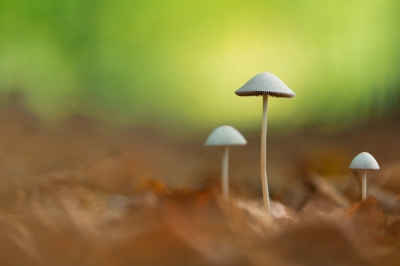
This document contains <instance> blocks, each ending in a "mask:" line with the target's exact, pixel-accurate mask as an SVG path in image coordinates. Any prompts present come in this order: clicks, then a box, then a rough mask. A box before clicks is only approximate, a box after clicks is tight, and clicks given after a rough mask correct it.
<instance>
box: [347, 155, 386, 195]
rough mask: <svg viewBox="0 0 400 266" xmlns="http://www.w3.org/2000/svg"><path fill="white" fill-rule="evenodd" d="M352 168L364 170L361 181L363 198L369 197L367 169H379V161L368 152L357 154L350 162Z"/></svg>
mask: <svg viewBox="0 0 400 266" xmlns="http://www.w3.org/2000/svg"><path fill="white" fill-rule="evenodd" d="M349 168H350V169H356V170H363V171H364V174H363V177H362V181H361V191H362V200H365V199H366V198H367V170H379V165H378V162H377V161H376V160H375V158H374V157H373V156H372V155H371V154H369V153H368V152H362V153H360V154H359V155H357V156H356V157H355V158H354V159H353V161H352V162H351V164H350V167H349Z"/></svg>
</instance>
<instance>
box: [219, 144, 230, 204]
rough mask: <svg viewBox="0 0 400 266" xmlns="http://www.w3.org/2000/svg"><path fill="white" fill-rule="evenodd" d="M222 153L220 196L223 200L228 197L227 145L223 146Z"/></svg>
mask: <svg viewBox="0 0 400 266" xmlns="http://www.w3.org/2000/svg"><path fill="white" fill-rule="evenodd" d="M223 149H224V151H223V155H222V179H221V183H222V184H221V185H222V196H223V198H224V199H225V200H228V199H229V180H228V160H229V146H224V147H223Z"/></svg>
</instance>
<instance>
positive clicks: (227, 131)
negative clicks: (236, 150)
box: [204, 125, 247, 200]
mask: <svg viewBox="0 0 400 266" xmlns="http://www.w3.org/2000/svg"><path fill="white" fill-rule="evenodd" d="M245 144H247V141H246V139H245V138H244V137H243V136H242V134H240V132H239V131H237V130H236V129H235V128H234V127H231V126H229V125H222V126H219V127H217V128H216V129H214V131H213V132H211V134H210V135H209V136H208V138H207V140H206V142H205V143H204V145H206V146H222V147H223V155H222V177H221V183H222V195H223V198H224V199H225V200H228V199H229V181H228V158H229V146H235V145H245Z"/></svg>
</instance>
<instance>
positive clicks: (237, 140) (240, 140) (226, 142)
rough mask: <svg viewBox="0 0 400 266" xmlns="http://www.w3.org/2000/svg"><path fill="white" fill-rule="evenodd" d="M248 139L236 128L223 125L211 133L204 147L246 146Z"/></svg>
mask: <svg viewBox="0 0 400 266" xmlns="http://www.w3.org/2000/svg"><path fill="white" fill-rule="evenodd" d="M245 144H247V141H246V139H245V138H244V137H243V136H242V134H240V132H239V131H237V130H236V129H235V128H234V127H231V126H228V125H223V126H219V127H217V128H216V129H214V131H213V132H211V134H210V136H208V138H207V140H206V142H205V143H204V145H206V146H233V145H245Z"/></svg>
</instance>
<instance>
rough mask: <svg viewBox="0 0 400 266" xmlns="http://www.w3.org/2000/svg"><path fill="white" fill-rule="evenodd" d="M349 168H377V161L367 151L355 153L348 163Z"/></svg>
mask: <svg viewBox="0 0 400 266" xmlns="http://www.w3.org/2000/svg"><path fill="white" fill-rule="evenodd" d="M349 168H350V169H362V170H367V169H368V170H370V169H371V170H379V165H378V162H377V161H376V160H375V158H374V157H373V156H372V155H371V154H369V153H368V152H362V153H360V154H359V155H357V156H356V157H355V158H354V159H353V161H352V162H351V164H350V167H349Z"/></svg>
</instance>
